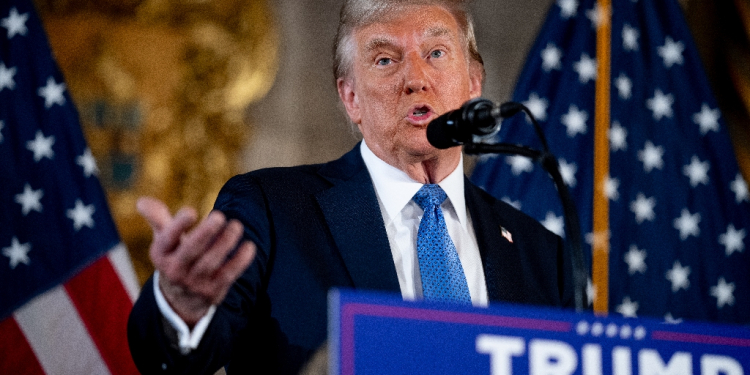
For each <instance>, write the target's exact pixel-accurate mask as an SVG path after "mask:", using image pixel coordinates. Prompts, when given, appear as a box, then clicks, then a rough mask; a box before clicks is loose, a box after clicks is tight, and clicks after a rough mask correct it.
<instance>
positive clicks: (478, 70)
mask: <svg viewBox="0 0 750 375" xmlns="http://www.w3.org/2000/svg"><path fill="white" fill-rule="evenodd" d="M483 82H484V66H482V64H480V63H478V62H476V61H471V63H470V65H469V97H470V98H472V99H474V98H478V97H480V96H482V83H483Z"/></svg>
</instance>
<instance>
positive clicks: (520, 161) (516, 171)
mask: <svg viewBox="0 0 750 375" xmlns="http://www.w3.org/2000/svg"><path fill="white" fill-rule="evenodd" d="M507 162H508V164H510V169H511V171H512V172H513V175H515V176H519V175H520V174H521V173H523V172H531V171H532V170H533V169H534V164H533V163H532V162H531V159H529V158H527V157H525V156H520V155H513V156H509V157H508V158H507Z"/></svg>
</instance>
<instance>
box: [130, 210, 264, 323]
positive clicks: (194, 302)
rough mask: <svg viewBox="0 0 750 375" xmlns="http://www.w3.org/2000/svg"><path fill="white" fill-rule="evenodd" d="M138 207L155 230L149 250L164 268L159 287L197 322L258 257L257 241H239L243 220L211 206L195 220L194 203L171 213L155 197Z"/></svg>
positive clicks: (177, 308) (180, 311)
mask: <svg viewBox="0 0 750 375" xmlns="http://www.w3.org/2000/svg"><path fill="white" fill-rule="evenodd" d="M136 207H137V209H138V212H139V213H140V214H141V215H142V216H143V217H144V218H145V219H146V220H147V221H148V223H149V224H150V225H151V229H152V230H153V232H154V238H153V242H152V243H151V247H150V249H149V255H150V257H151V261H152V262H153V263H154V266H155V267H156V269H157V270H158V271H159V288H160V289H161V292H162V294H163V295H164V298H165V299H166V300H167V302H169V305H170V306H171V307H172V309H173V310H174V311H175V312H176V313H177V314H178V315H179V316H180V317H181V318H182V320H184V321H185V323H187V324H188V326H190V327H192V326H194V325H195V324H196V323H197V322H198V320H200V318H201V317H203V316H204V315H205V314H206V312H207V311H208V309H209V308H210V307H211V305H216V304H219V303H220V302H221V301H222V300H223V299H224V297H225V296H226V295H227V292H228V291H229V288H230V287H231V285H232V283H234V281H235V280H237V278H239V276H240V275H241V274H242V272H244V271H245V269H246V268H247V267H248V265H250V262H252V260H253V258H254V257H255V245H254V244H253V243H252V242H248V241H242V243H241V244H240V241H241V240H242V232H243V227H242V224H241V223H240V222H239V221H237V220H234V219H232V220H229V221H227V219H226V217H225V216H224V214H223V213H221V212H220V211H212V212H211V213H210V214H209V215H208V216H207V217H206V218H205V219H203V221H201V222H200V223H198V224H197V225H196V222H197V220H198V214H197V213H196V211H195V210H194V209H192V208H189V207H187V208H183V209H181V210H179V211H178V212H177V214H175V215H174V216H172V214H171V213H170V212H169V208H168V207H167V206H166V205H165V204H164V203H163V202H161V201H159V200H158V199H155V198H150V197H142V198H140V199H138V202H137V203H136ZM234 249H237V251H236V252H235V253H234V254H232V255H231V256H230V253H231V252H232V250H234ZM227 257H229V258H228V259H227Z"/></svg>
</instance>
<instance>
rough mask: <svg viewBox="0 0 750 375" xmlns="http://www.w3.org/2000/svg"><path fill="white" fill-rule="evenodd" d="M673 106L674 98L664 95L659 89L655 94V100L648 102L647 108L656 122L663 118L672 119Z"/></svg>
mask: <svg viewBox="0 0 750 375" xmlns="http://www.w3.org/2000/svg"><path fill="white" fill-rule="evenodd" d="M672 104H674V96H673V95H672V94H668V95H664V93H663V92H661V90H658V89H657V90H656V91H655V92H654V97H653V98H651V99H648V100H646V107H647V108H648V109H650V110H651V112H653V114H654V120H656V121H659V120H661V119H662V117H667V118H672Z"/></svg>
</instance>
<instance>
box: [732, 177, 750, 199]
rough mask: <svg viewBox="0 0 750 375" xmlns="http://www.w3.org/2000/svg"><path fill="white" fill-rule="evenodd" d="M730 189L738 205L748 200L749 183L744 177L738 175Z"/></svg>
mask: <svg viewBox="0 0 750 375" xmlns="http://www.w3.org/2000/svg"><path fill="white" fill-rule="evenodd" d="M729 188H730V189H731V190H732V191H733V192H734V200H735V201H737V203H740V202H742V201H747V200H748V195H750V194H748V191H747V182H745V179H743V178H742V175H741V174H739V173H737V177H735V178H734V180H733V181H732V183H731V184H730V185H729Z"/></svg>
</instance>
